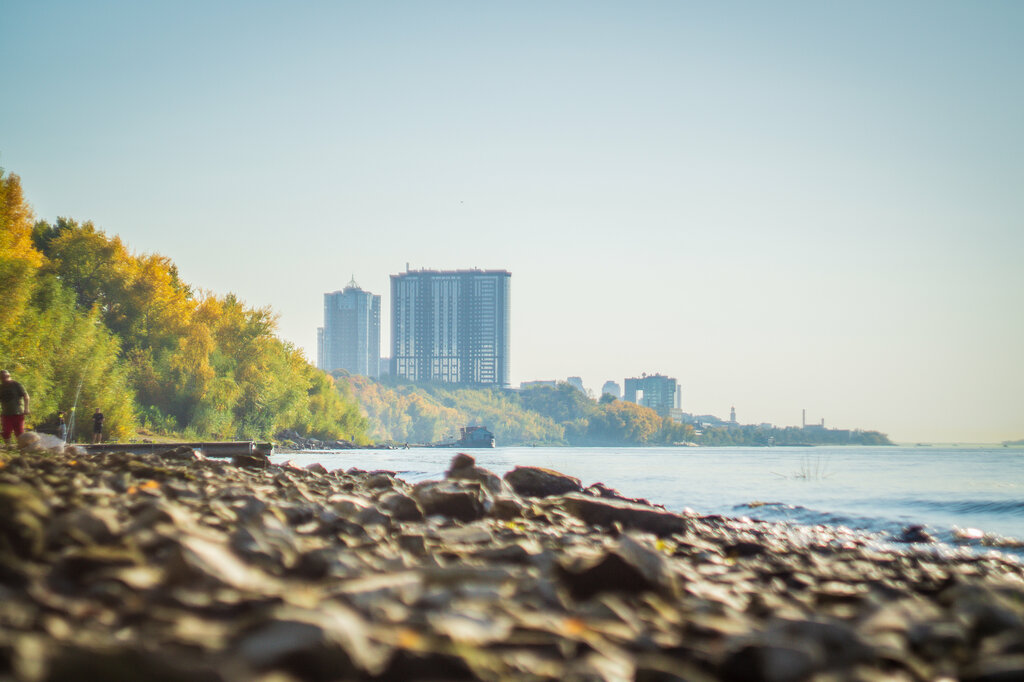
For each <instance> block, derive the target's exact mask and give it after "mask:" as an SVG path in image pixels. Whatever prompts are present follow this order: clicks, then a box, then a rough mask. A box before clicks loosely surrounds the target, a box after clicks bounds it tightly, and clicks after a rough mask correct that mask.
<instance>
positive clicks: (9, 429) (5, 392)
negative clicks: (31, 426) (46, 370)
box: [0, 369, 31, 445]
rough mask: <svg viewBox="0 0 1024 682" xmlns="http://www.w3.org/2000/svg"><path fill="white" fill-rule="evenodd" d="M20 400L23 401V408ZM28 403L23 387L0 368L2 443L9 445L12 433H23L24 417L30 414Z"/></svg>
mask: <svg viewBox="0 0 1024 682" xmlns="http://www.w3.org/2000/svg"><path fill="white" fill-rule="evenodd" d="M22 401H24V403H25V406H24V408H23V407H22V405H21V404H22ZM28 403H29V399H28V391H26V390H25V387H24V386H22V385H21V384H19V383H18V382H17V381H15V380H14V379H12V378H11V373H10V372H8V371H7V370H6V369H4V370H0V421H2V428H0V431H2V433H3V438H4V444H6V445H10V443H11V434H12V433H13V434H14V436H15V437H18V436H20V435H21V434H23V433H25V417H26V416H27V415H29V414H31V412H29V410H28Z"/></svg>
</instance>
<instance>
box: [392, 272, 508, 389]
mask: <svg viewBox="0 0 1024 682" xmlns="http://www.w3.org/2000/svg"><path fill="white" fill-rule="evenodd" d="M511 278H512V275H511V273H509V272H508V271H507V270H408V269H407V270H406V271H405V272H403V273H399V274H397V275H391V367H392V374H394V375H396V376H399V377H402V378H404V379H409V380H411V381H440V382H444V383H452V384H485V385H496V386H507V385H508V376H509V296H510V282H511Z"/></svg>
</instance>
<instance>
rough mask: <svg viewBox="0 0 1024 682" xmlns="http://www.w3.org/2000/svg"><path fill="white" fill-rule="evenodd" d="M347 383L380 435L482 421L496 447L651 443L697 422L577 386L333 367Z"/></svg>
mask: <svg viewBox="0 0 1024 682" xmlns="http://www.w3.org/2000/svg"><path fill="white" fill-rule="evenodd" d="M335 376H336V377H337V378H338V380H339V382H345V383H347V384H349V385H350V386H351V388H352V391H353V392H354V394H355V396H356V397H357V398H358V400H359V404H360V405H361V406H362V408H363V410H364V411H365V413H366V416H367V419H368V420H369V424H370V430H371V433H372V435H373V436H374V438H375V439H377V440H381V441H391V442H395V443H418V444H427V443H434V442H440V441H444V440H452V439H454V438H455V437H456V435H457V434H458V431H459V428H460V427H463V426H467V425H484V426H487V427H488V428H489V429H490V430H491V432H492V433H494V437H495V440H496V441H497V442H498V444H499V445H654V444H671V443H677V442H681V441H685V440H691V439H692V437H693V427H692V426H689V425H687V424H677V423H675V422H673V421H672V420H670V419H667V418H662V417H660V416H659V415H658V413H657V412H655V411H654V410H652V409H650V408H648V407H643V406H642V405H636V404H634V403H629V402H623V401H620V400H607V399H605V398H602V399H601V400H600V401H595V400H592V399H591V398H589V397H587V396H586V395H585V394H584V393H582V392H580V391H579V390H577V389H576V388H575V387H574V386H572V385H570V384H567V383H560V384H558V385H556V386H534V387H531V388H528V389H524V390H522V391H508V390H503V389H500V388H497V387H456V386H451V385H449V384H438V383H420V384H413V383H410V382H406V381H403V380H401V379H397V378H393V377H383V378H381V379H380V380H374V379H369V378H367V377H363V376H348V375H347V374H346V373H345V372H336V373H335Z"/></svg>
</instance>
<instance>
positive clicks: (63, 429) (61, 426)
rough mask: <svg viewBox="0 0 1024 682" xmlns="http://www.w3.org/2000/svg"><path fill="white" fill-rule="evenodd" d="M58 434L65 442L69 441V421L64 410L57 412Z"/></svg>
mask: <svg viewBox="0 0 1024 682" xmlns="http://www.w3.org/2000/svg"><path fill="white" fill-rule="evenodd" d="M57 435H58V436H60V439H61V440H62V441H63V442H65V443H67V442H68V423H67V421H66V420H65V419H64V411H63V410H61V411H60V412H58V413H57Z"/></svg>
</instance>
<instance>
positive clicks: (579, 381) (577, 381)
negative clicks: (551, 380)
mask: <svg viewBox="0 0 1024 682" xmlns="http://www.w3.org/2000/svg"><path fill="white" fill-rule="evenodd" d="M565 383H567V384H569V385H570V386H572V387H573V388H575V389H576V390H577V391H579V392H580V393H586V392H587V389H585V388H583V377H569V378H568V379H566V380H565Z"/></svg>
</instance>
